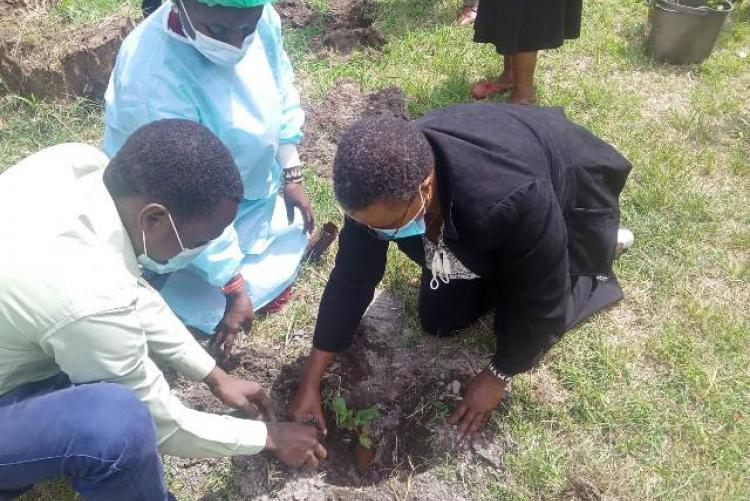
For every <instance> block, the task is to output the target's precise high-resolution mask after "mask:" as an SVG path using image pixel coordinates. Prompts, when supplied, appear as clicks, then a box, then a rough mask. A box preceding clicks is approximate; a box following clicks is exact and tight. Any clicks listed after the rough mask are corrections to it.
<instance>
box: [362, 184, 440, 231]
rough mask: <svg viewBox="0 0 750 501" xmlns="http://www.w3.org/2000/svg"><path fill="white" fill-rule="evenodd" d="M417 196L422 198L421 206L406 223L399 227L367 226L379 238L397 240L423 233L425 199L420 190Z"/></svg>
mask: <svg viewBox="0 0 750 501" xmlns="http://www.w3.org/2000/svg"><path fill="white" fill-rule="evenodd" d="M419 197H420V198H421V199H422V208H421V209H420V210H419V211H417V214H416V215H415V216H414V217H413V218H411V219H410V220H409V221H408V222H407V223H406V224H404V225H402V226H401V227H400V228H387V229H383V228H373V227H372V226H368V228H370V230H371V231H372V232H373V233H374V234H375V236H376V237H378V238H379V239H380V240H398V239H400V238H408V237H414V236H418V235H424V233H425V227H426V225H425V220H424V215H425V210H426V206H425V200H424V196H423V195H422V192H421V191H420V192H419Z"/></svg>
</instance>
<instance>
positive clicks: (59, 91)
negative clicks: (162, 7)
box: [0, 0, 135, 99]
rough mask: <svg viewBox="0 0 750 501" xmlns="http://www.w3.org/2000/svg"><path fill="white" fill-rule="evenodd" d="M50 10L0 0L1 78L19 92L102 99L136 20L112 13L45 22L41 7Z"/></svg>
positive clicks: (46, 95)
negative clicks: (85, 20) (84, 22)
mask: <svg viewBox="0 0 750 501" xmlns="http://www.w3.org/2000/svg"><path fill="white" fill-rule="evenodd" d="M52 8H54V6H50V5H43V6H40V5H36V6H31V5H30V3H27V2H26V1H22V0H19V1H14V0H0V77H1V78H2V79H3V81H4V82H5V84H6V85H7V86H8V88H9V89H10V90H11V91H13V92H16V93H19V94H23V95H34V96H36V97H38V98H46V97H55V96H65V95H77V96H83V97H88V98H93V99H101V98H102V97H103V96H104V91H105V90H106V88H107V82H108V80H109V75H110V73H111V72H112V68H113V67H114V62H115V58H116V56H117V51H118V50H119V48H120V44H121V43H122V40H123V38H124V37H125V36H126V35H127V34H128V33H129V32H130V31H131V30H132V29H133V28H134V27H135V23H134V21H133V20H132V19H130V18H129V17H127V16H122V15H112V16H109V17H107V18H105V19H103V20H102V21H100V22H98V23H96V24H92V25H88V26H76V27H72V28H71V27H65V28H63V27H62V26H64V24H63V23H62V22H61V23H59V24H54V23H51V22H50V21H49V19H50V18H51V17H53V16H52V15H51V14H49V13H48V11H46V10H45V9H52ZM55 15H58V14H55ZM52 30H54V36H51V33H50V31H52Z"/></svg>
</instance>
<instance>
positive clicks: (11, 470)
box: [0, 374, 173, 501]
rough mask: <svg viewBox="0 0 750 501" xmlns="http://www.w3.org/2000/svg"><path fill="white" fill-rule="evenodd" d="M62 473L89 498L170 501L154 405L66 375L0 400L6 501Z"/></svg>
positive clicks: (1, 490)
mask: <svg viewBox="0 0 750 501" xmlns="http://www.w3.org/2000/svg"><path fill="white" fill-rule="evenodd" d="M60 476H64V477H67V478H68V479H70V481H71V483H72V485H73V488H74V489H75V490H76V491H77V492H78V493H79V494H80V495H81V497H83V499H85V500H87V501H89V500H91V501H99V500H102V501H104V500H108V501H165V500H170V499H173V498H172V497H171V495H170V494H169V493H168V492H167V488H166V485H165V483H164V474H163V472H162V468H161V462H160V459H159V454H158V452H157V448H156V433H155V430H154V424H153V421H152V419H151V415H150V413H149V411H148V408H147V407H146V406H145V405H144V404H143V403H142V402H141V401H140V400H138V398H137V397H136V396H135V394H134V393H133V392H132V391H131V390H129V389H127V388H125V387H124V386H120V385H116V384H110V383H95V384H86V385H81V386H71V384H70V381H69V380H68V378H67V376H65V375H64V374H60V375H58V376H54V377H52V378H49V379H45V380H43V381H37V382H35V383H29V384H26V385H23V386H20V387H18V388H16V389H15V390H13V391H11V392H9V393H6V394H5V395H2V396H0V501H5V500H8V499H13V498H15V497H17V496H20V495H21V494H23V493H24V492H25V491H27V490H29V489H30V488H31V487H32V486H33V485H34V484H35V483H37V482H42V481H45V480H51V479H54V478H57V477H60Z"/></svg>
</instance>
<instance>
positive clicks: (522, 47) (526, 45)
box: [471, 0, 582, 105]
mask: <svg viewBox="0 0 750 501" xmlns="http://www.w3.org/2000/svg"><path fill="white" fill-rule="evenodd" d="M581 10H582V0H531V1H530V0H482V1H481V2H480V3H479V9H478V12H477V18H476V21H475V23H474V41H475V42H478V43H491V44H493V45H494V46H495V49H496V50H497V53H498V54H502V55H503V71H502V73H501V74H500V76H499V77H498V78H496V79H489V80H483V81H481V82H479V83H478V84H476V85H475V86H474V87H473V88H472V90H471V93H472V95H473V96H474V98H476V99H485V98H487V97H490V96H492V95H495V94H499V93H501V92H505V91H507V90H511V91H512V92H511V94H510V97H509V98H508V102H509V103H514V104H524V105H528V104H534V103H535V102H536V95H535V93H534V69H535V68H536V59H537V53H538V51H540V50H545V49H556V48H558V47H560V46H562V44H563V43H564V41H565V40H566V39H573V38H578V36H579V35H580V32H581Z"/></svg>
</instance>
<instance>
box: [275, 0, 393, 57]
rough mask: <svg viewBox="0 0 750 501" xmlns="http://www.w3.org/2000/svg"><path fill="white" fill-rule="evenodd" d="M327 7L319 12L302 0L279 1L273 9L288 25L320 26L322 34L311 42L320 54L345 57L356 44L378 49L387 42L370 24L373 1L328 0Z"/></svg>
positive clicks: (372, 23)
mask: <svg viewBox="0 0 750 501" xmlns="http://www.w3.org/2000/svg"><path fill="white" fill-rule="evenodd" d="M329 6H330V11H329V12H326V13H322V12H320V11H318V10H316V9H314V8H312V7H310V6H309V5H308V4H307V3H306V2H305V1H304V0H282V1H280V2H278V3H277V4H275V5H274V8H275V9H276V11H277V12H278V13H279V16H281V18H282V19H283V21H284V23H285V24H287V25H289V26H293V27H295V28H305V27H308V26H319V27H323V28H324V31H323V34H322V35H320V36H318V37H316V38H315V39H313V43H312V46H313V49H315V50H317V51H318V52H319V53H320V54H321V55H322V54H325V53H326V52H327V51H333V52H334V53H337V54H339V55H344V56H346V55H348V54H350V53H351V52H352V51H353V50H355V49H357V48H360V47H369V48H372V49H379V48H380V47H382V46H383V45H385V44H386V43H387V40H386V38H385V37H384V36H383V34H382V33H380V31H379V30H378V29H377V28H376V27H375V26H374V24H375V21H376V19H377V13H378V10H377V5H376V4H375V1H374V0H331V1H330V2H329Z"/></svg>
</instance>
